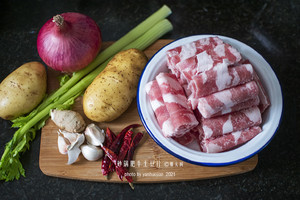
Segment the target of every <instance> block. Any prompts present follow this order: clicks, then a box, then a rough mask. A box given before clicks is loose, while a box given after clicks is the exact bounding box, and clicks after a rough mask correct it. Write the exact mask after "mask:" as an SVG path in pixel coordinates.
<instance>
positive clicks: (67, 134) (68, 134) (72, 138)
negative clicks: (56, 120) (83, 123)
mask: <svg viewBox="0 0 300 200" xmlns="http://www.w3.org/2000/svg"><path fill="white" fill-rule="evenodd" d="M58 131H59V133H60V134H61V135H63V137H64V138H65V139H67V140H68V141H69V143H70V144H71V143H74V142H76V139H77V137H78V133H71V132H68V131H62V130H60V129H59V130H58Z"/></svg>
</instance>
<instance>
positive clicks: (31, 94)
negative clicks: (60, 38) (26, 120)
mask: <svg viewBox="0 0 300 200" xmlns="http://www.w3.org/2000/svg"><path fill="white" fill-rule="evenodd" d="M46 88H47V74H46V69H45V67H44V65H43V64H41V63H39V62H28V63H25V64H23V65H22V66H20V67H19V68H17V69H16V70H15V71H13V72H12V73H11V74H9V75H8V76H7V77H6V78H5V79H4V80H3V81H2V82H1V84H0V117H1V118H3V119H6V120H12V119H15V118H17V117H19V116H21V115H23V114H26V113H28V112H30V111H31V110H33V109H34V108H35V107H36V106H37V105H38V104H39V103H40V102H41V100H42V99H43V97H44V95H45V93H46Z"/></svg>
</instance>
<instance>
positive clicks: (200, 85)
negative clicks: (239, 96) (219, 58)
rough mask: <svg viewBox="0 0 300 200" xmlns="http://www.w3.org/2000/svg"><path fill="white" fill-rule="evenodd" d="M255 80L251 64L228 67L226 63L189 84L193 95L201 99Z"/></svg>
mask: <svg viewBox="0 0 300 200" xmlns="http://www.w3.org/2000/svg"><path fill="white" fill-rule="evenodd" d="M251 80H253V67H252V65H251V64H245V65H239V66H233V67H228V64H227V63H226V62H223V63H220V64H218V65H217V66H216V67H214V68H213V69H211V70H208V71H206V72H203V73H201V74H199V75H196V76H194V77H193V79H192V80H191V81H190V82H189V84H188V89H189V90H190V91H191V93H192V95H191V97H190V98H200V97H204V96H207V95H209V94H212V93H215V92H218V91H221V90H224V89H227V88H230V87H234V86H237V85H240V84H244V83H246V82H249V81H251Z"/></svg>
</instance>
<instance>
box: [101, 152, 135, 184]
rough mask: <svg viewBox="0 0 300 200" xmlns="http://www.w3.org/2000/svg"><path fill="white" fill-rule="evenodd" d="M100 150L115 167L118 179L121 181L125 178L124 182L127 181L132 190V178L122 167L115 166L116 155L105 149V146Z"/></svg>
mask: <svg viewBox="0 0 300 200" xmlns="http://www.w3.org/2000/svg"><path fill="white" fill-rule="evenodd" d="M102 149H103V150H104V152H105V153H106V155H107V156H108V157H109V159H110V160H111V162H113V163H114V164H115V166H116V172H117V174H118V177H119V178H120V179H121V180H122V181H123V177H125V178H126V180H127V181H128V183H129V185H130V187H131V188H132V189H134V187H133V184H132V182H133V180H132V177H131V176H128V171H127V170H126V169H125V168H124V167H123V166H119V165H118V164H117V161H118V156H117V154H115V153H114V152H113V151H112V150H111V149H109V148H107V147H105V146H102Z"/></svg>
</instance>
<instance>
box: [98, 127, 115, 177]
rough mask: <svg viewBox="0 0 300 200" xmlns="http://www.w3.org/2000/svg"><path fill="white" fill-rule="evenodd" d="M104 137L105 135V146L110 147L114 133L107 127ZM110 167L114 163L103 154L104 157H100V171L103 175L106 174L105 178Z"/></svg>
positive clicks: (112, 167) (112, 166)
mask: <svg viewBox="0 0 300 200" xmlns="http://www.w3.org/2000/svg"><path fill="white" fill-rule="evenodd" d="M105 137H106V140H105V145H106V146H107V147H110V146H111V144H112V143H113V141H114V140H115V139H116V135H115V134H114V133H113V132H112V131H111V130H110V129H109V128H108V127H107V128H106V134H105ZM110 168H111V169H114V164H113V163H111V161H110V159H109V158H108V157H107V155H105V156H104V158H103V159H102V164H101V172H102V174H103V176H106V178H107V175H108V174H109V172H110Z"/></svg>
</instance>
